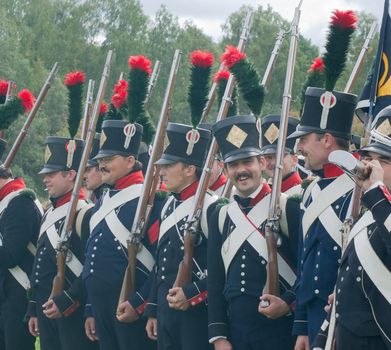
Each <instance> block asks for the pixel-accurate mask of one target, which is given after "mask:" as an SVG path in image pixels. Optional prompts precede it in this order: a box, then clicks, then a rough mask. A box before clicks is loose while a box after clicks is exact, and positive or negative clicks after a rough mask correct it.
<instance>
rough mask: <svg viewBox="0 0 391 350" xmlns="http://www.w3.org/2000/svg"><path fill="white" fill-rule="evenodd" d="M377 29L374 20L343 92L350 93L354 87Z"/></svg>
mask: <svg viewBox="0 0 391 350" xmlns="http://www.w3.org/2000/svg"><path fill="white" fill-rule="evenodd" d="M376 29H377V23H376V22H374V23H372V26H371V29H370V30H369V33H368V35H367V37H366V39H365V41H364V44H363V46H362V49H361V52H360V54H359V55H358V58H357V61H356V63H355V64H354V67H353V70H352V73H351V74H350V77H349V80H348V82H347V83H346V86H345V89H344V91H343V92H346V93H348V92H350V91H351V90H352V87H353V85H354V83H355V81H356V80H357V77H358V75H359V74H360V71H361V68H362V65H363V63H364V59H365V56H366V55H367V53H368V50H369V47H370V45H371V41H372V40H373V38H374V37H375V33H376Z"/></svg>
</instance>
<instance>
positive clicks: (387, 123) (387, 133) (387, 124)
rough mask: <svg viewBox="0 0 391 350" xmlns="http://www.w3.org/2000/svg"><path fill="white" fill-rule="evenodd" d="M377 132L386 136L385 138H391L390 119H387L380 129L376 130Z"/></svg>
mask: <svg viewBox="0 0 391 350" xmlns="http://www.w3.org/2000/svg"><path fill="white" fill-rule="evenodd" d="M376 131H377V132H379V133H381V134H383V135H385V136H390V135H391V124H390V121H389V120H388V119H385V120H384V121H383V122H382V123H381V124H380V125H379V127H378V128H377V129H376Z"/></svg>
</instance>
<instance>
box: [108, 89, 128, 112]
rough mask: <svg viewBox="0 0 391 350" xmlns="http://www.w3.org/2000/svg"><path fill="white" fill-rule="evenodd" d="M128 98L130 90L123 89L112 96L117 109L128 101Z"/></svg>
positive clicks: (112, 101)
mask: <svg viewBox="0 0 391 350" xmlns="http://www.w3.org/2000/svg"><path fill="white" fill-rule="evenodd" d="M127 98H128V91H127V90H121V91H119V92H118V93H116V94H114V95H113V96H112V97H111V103H112V104H113V106H114V107H115V109H118V108H119V107H121V106H122V105H123V104H124V103H125V102H126V99H127Z"/></svg>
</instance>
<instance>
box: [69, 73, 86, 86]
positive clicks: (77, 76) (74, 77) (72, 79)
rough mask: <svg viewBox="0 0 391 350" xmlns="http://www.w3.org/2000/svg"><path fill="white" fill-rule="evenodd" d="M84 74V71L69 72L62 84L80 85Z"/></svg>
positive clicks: (84, 76)
mask: <svg viewBox="0 0 391 350" xmlns="http://www.w3.org/2000/svg"><path fill="white" fill-rule="evenodd" d="M85 79H86V75H85V73H84V72H81V71H77V72H70V73H68V74H67V75H66V76H65V79H64V84H65V85H66V86H73V85H81V84H83V83H84V81H85Z"/></svg>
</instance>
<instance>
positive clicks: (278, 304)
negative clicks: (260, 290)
mask: <svg viewBox="0 0 391 350" xmlns="http://www.w3.org/2000/svg"><path fill="white" fill-rule="evenodd" d="M260 299H261V301H267V302H268V303H269V306H267V307H262V306H261V303H259V306H258V312H259V313H260V314H262V315H264V316H266V317H267V318H271V319H272V320H275V319H277V318H280V317H282V316H284V315H286V314H288V313H289V312H290V311H291V310H290V308H289V305H288V304H287V303H286V302H285V301H284V300H282V299H281V298H279V297H276V296H274V295H271V294H264V295H262V296H261V297H260Z"/></svg>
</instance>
